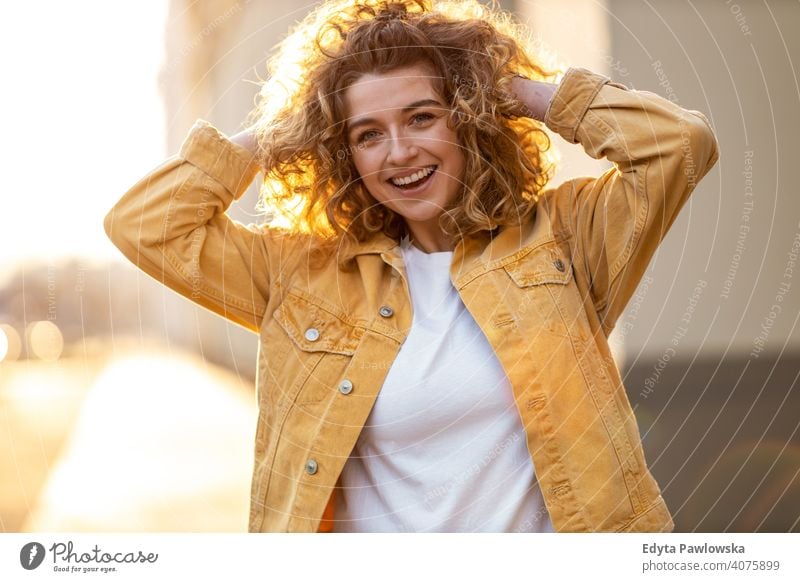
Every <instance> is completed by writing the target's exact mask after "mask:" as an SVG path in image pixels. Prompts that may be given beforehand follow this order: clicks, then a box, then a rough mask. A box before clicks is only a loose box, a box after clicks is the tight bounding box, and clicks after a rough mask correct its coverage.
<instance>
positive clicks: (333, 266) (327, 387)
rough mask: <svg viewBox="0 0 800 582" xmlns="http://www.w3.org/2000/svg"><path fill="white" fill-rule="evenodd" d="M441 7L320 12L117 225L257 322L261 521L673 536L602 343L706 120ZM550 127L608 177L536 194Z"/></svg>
mask: <svg viewBox="0 0 800 582" xmlns="http://www.w3.org/2000/svg"><path fill="white" fill-rule="evenodd" d="M430 4H432V3H430V2H392V3H384V2H375V1H365V2H352V1H347V2H345V1H341V0H340V1H332V2H328V3H326V4H324V5H323V6H322V7H320V8H319V9H318V10H317V11H316V12H315V13H313V14H311V15H310V16H309V17H308V18H306V20H305V21H304V22H303V23H301V25H300V26H299V28H298V29H297V30H296V31H295V32H294V33H293V34H292V35H291V36H290V37H289V38H288V40H287V41H286V42H285V43H284V44H283V46H282V47H281V50H280V51H279V54H278V56H277V57H276V59H275V60H274V61H273V63H272V65H271V74H272V76H271V78H270V79H269V81H268V82H267V83H266V84H265V86H264V88H263V90H262V100H261V102H260V104H259V107H258V108H257V109H256V110H255V112H254V115H253V122H252V124H251V126H250V128H249V129H247V130H245V131H243V132H241V133H239V134H237V135H236V136H234V137H232V138H231V139H228V138H227V137H226V136H224V135H223V134H221V133H220V132H219V131H218V130H217V129H216V128H214V127H213V126H212V125H210V124H209V123H207V122H205V121H203V120H199V121H198V122H197V123H196V124H195V126H194V127H193V128H192V129H191V131H190V133H189V135H188V137H187V138H186V141H185V142H184V143H183V145H182V147H181V149H180V153H179V154H178V155H177V156H175V157H172V158H170V159H168V160H166V161H165V162H164V163H163V164H162V165H161V166H160V167H158V168H157V169H156V170H154V171H153V172H152V173H150V174H149V175H147V176H145V177H144V178H143V179H142V180H141V181H140V182H139V183H137V184H136V185H134V186H133V188H132V189H131V190H130V191H128V192H127V193H126V194H125V195H124V196H123V197H122V199H121V200H120V201H119V202H118V203H117V204H116V205H115V206H114V208H113V209H112V210H111V211H110V212H109V214H108V216H107V217H106V221H105V228H106V232H107V233H108V236H109V237H110V238H111V240H112V241H113V242H114V244H116V245H117V246H118V247H119V248H120V250H121V251H122V252H123V253H125V255H126V256H127V257H128V258H129V259H130V260H131V261H133V262H134V263H135V264H136V265H138V266H139V267H140V268H141V269H143V270H144V271H145V272H147V273H149V274H150V275H152V276H154V277H156V278H157V279H158V280H159V281H162V282H163V283H164V284H165V285H168V286H169V287H171V288H172V289H174V290H176V291H177V292H179V293H181V294H182V295H184V296H186V297H187V298H190V299H191V300H192V301H195V302H197V303H198V304H200V305H203V306H204V307H207V308H208V309H211V310H213V311H214V312H216V313H218V314H220V315H222V316H224V317H226V318H228V319H229V320H231V321H234V322H236V323H238V324H240V325H243V326H245V327H247V328H248V329H250V330H252V331H253V332H255V333H257V334H259V338H260V349H259V367H258V378H257V385H258V386H257V387H258V404H259V417H258V426H257V434H256V443H255V468H254V474H253V481H252V494H251V510H250V530H251V531H298V532H312V531H526V532H531V531H553V530H556V531H667V530H670V529H671V528H672V527H673V523H672V520H671V517H670V514H669V512H668V510H667V507H666V505H665V503H664V500H663V499H662V497H661V495H660V490H659V488H658V485H657V484H656V482H655V481H654V479H653V477H652V476H651V474H650V472H649V471H648V469H647V466H646V464H645V459H644V457H643V454H642V447H641V443H640V439H639V431H638V428H637V425H636V420H635V418H634V415H633V412H632V410H631V407H630V404H629V402H628V399H627V398H626V395H625V390H624V388H623V385H622V382H621V380H620V375H619V372H618V370H617V368H616V366H615V364H614V361H613V359H612V357H611V353H610V350H609V346H608V343H607V337H608V334H609V333H610V332H611V330H612V329H613V327H614V324H615V321H616V320H617V318H618V317H619V316H620V314H621V313H622V311H623V309H624V307H625V304H626V303H627V302H628V300H629V298H630V297H631V295H632V294H633V292H634V290H635V288H636V286H637V284H638V282H639V280H640V278H641V276H642V274H643V273H644V271H645V268H646V266H647V264H648V262H649V260H650V258H651V257H652V255H653V253H654V252H655V250H656V247H657V246H658V244H659V242H660V241H661V240H662V238H663V237H664V235H665V234H666V232H667V230H668V229H669V227H670V225H671V224H672V222H673V221H674V220H675V218H676V216H677V214H678V212H679V211H680V209H681V207H682V206H683V204H684V203H685V202H686V200H687V198H688V196H689V194H690V192H691V191H692V189H693V188H694V186H695V185H696V184H697V181H698V180H699V179H700V178H701V177H702V176H703V175H704V174H705V173H706V172H708V170H709V169H710V168H711V166H713V164H714V163H715V161H716V159H717V145H716V141H715V138H714V134H713V132H712V130H711V129H710V127H709V124H708V122H707V120H706V118H705V117H704V116H703V115H702V114H700V113H697V112H694V111H687V110H684V109H681V108H680V107H678V106H677V105H675V104H674V103H671V102H670V101H668V100H666V99H663V98H661V97H659V96H657V95H654V94H652V93H648V92H643V91H633V90H629V89H627V88H626V87H624V86H622V85H619V84H617V83H613V82H611V81H610V80H609V79H608V78H606V77H603V76H601V75H598V74H594V73H592V72H589V71H586V70H584V69H579V68H572V69H569V70H568V71H567V72H566V74H565V75H563V78H561V80H560V82H559V83H558V84H553V83H550V82H548V81H552V80H554V78H553V77H551V76H548V73H547V72H546V71H544V70H542V68H540V67H539V66H538V65H537V64H536V62H534V61H533V60H532V56H531V55H532V53H531V52H530V51H529V50H528V49H527V48H526V45H525V43H524V42H523V40H522V39H521V37H520V34H519V30H518V29H517V28H515V27H514V26H513V25H512V23H511V22H510V21H509V20H508V19H505V18H504V17H503V16H502V15H499V14H497V13H494V12H491V11H488V10H486V9H485V8H481V7H480V6H478V5H477V3H475V2H473V1H467V2H457V3H448V4H443V5H442V6H438V5H436V6H433V7H431V6H430ZM287 63H288V64H287ZM298 70H299V71H303V73H302V75H299V76H298V75H295V76H294V77H293V76H292V75H291V74H290V72H292V71H298ZM542 123H544V124H545V125H546V126H547V127H549V128H550V129H551V130H552V131H553V132H555V133H557V134H559V135H560V136H561V137H563V138H564V139H565V140H566V141H567V142H569V143H579V144H580V145H581V146H582V147H583V149H584V150H585V152H586V153H587V154H588V155H589V156H592V157H594V158H602V157H605V158H606V159H608V160H610V161H611V162H613V163H614V167H613V168H612V169H610V170H609V171H607V172H606V173H604V174H602V175H601V176H598V177H596V178H579V179H575V180H571V181H569V182H567V183H564V184H561V185H560V186H558V187H556V188H546V183H547V180H548V178H549V175H550V174H549V172H550V167H549V165H548V164H547V158H546V156H545V153H546V151H547V149H548V145H549V144H548V140H547V137H546V134H545V133H544V132H543V130H542V126H541V124H542ZM259 171H262V172H263V175H264V179H263V185H262V192H263V196H264V201H265V203H267V204H268V205H269V206H270V207H271V208H273V210H274V212H275V215H276V219H275V220H273V221H272V222H271V223H270V224H265V225H261V226H256V225H247V226H245V225H243V224H240V223H238V222H235V221H233V220H231V219H230V218H228V217H227V216H226V214H225V211H226V209H227V208H228V207H229V205H230V204H231V203H232V202H233V200H235V199H237V198H238V197H239V196H240V195H241V194H242V193H243V192H244V191H245V189H246V188H247V187H248V185H249V184H250V183H251V182H252V180H253V179H254V178H255V176H256V174H257V173H258V172H259Z"/></svg>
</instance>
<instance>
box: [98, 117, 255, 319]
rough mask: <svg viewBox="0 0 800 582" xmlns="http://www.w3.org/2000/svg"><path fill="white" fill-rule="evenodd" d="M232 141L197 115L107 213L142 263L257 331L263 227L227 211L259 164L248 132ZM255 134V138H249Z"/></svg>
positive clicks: (123, 244)
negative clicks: (173, 147) (173, 150)
mask: <svg viewBox="0 0 800 582" xmlns="http://www.w3.org/2000/svg"><path fill="white" fill-rule="evenodd" d="M234 139H236V141H237V142H239V143H238V144H237V143H234V142H233V140H228V139H227V138H226V137H225V136H224V135H223V134H221V133H220V132H219V131H218V130H217V129H216V128H214V126H212V125H211V124H209V123H208V122H206V121H203V120H198V121H197V122H196V123H195V125H194V126H193V127H192V129H191V131H190V133H189V135H188V136H187V138H186V139H185V141H184V142H183V145H182V146H181V148H180V152H179V154H178V155H177V156H172V157H170V158H169V159H167V160H166V161H164V162H163V163H162V164H161V165H159V166H158V167H157V168H155V169H154V170H153V171H151V172H150V173H149V174H147V175H146V176H145V177H143V178H142V179H141V180H139V182H137V183H136V184H135V185H134V186H133V187H132V188H131V189H130V190H128V192H126V193H125V195H124V196H123V197H122V198H121V199H120V200H119V201H118V202H117V203H116V204H115V205H114V207H113V208H112V209H111V210H110V212H109V213H108V214H107V215H106V217H105V221H104V226H105V230H106V234H107V235H108V237H109V238H110V239H111V241H112V242H113V243H114V244H115V245H116V246H117V247H118V248H119V249H120V251H122V253H123V254H124V255H125V256H126V257H127V258H128V259H130V260H131V262H133V263H134V264H135V265H137V266H138V267H139V268H140V269H142V270H143V271H144V272H146V273H147V274H149V275H151V276H152V277H154V278H155V279H156V280H158V281H160V282H161V283H163V284H164V285H166V286H168V287H170V288H171V289H173V290H175V291H177V292H178V293H180V294H181V295H183V296H184V297H186V298H188V299H190V300H192V301H194V302H195V303H198V304H199V305H202V306H203V307H206V308H208V309H210V310H211V311H214V312H215V313H217V314H219V315H221V316H223V317H225V318H227V319H230V320H231V321H233V322H235V323H237V324H239V325H242V326H244V327H246V328H248V329H250V330H252V331H258V329H259V328H260V324H261V320H262V318H263V316H264V312H265V310H266V304H267V299H268V297H269V285H270V277H269V272H270V269H269V263H268V258H269V257H268V254H267V249H266V245H265V241H264V236H265V235H264V230H263V229H262V228H261V227H258V226H255V225H247V226H245V225H243V224H241V223H239V222H237V221H235V220H232V219H231V218H229V217H228V216H227V215H226V214H225V211H226V210H227V209H228V207H229V206H230V205H231V203H232V202H233V201H234V200H235V199H237V198H239V197H240V196H241V195H242V194H243V193H244V191H245V190H246V189H247V187H248V186H249V185H250V183H251V182H252V181H253V179H254V178H255V176H256V174H257V173H258V171H259V170H260V168H259V167H258V165H257V164H256V162H255V160H254V156H253V153H254V152H255V149H251V148H255V142H254V141H252V136H249V134H248V133H247V131H245V132H242V133H240V134H237V136H235V137H234ZM248 140H251V141H248Z"/></svg>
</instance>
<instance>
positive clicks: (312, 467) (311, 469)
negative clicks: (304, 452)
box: [306, 459, 318, 475]
mask: <svg viewBox="0 0 800 582" xmlns="http://www.w3.org/2000/svg"><path fill="white" fill-rule="evenodd" d="M317 468H318V467H317V462H316V461H315V460H314V459H309V460H308V461H306V473H308V474H309V475H313V474H314V473H316V472H317Z"/></svg>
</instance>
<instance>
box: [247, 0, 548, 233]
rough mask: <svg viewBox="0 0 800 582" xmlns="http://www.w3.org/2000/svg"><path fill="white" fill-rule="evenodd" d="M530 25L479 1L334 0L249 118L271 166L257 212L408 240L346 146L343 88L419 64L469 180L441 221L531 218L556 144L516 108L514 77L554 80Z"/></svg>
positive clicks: (468, 224) (309, 21)
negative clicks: (429, 75) (442, 108)
mask: <svg viewBox="0 0 800 582" xmlns="http://www.w3.org/2000/svg"><path fill="white" fill-rule="evenodd" d="M529 38H530V37H529V36H526V33H525V31H524V29H523V28H522V27H521V26H520V25H518V24H516V23H514V22H513V20H512V18H511V17H510V16H509V15H508V14H506V13H503V12H500V11H499V10H495V9H490V8H487V7H486V6H483V5H481V4H479V3H478V2H477V1H476V0H457V1H451V2H430V1H422V0H420V1H392V2H386V1H374V0H373V1H370V0H362V1H353V0H349V1H347V0H329V1H328V2H325V3H324V4H323V5H321V6H320V7H319V8H318V9H316V10H315V11H314V12H312V13H310V14H309V15H308V16H307V17H306V18H305V19H304V20H303V21H302V22H301V23H300V24H299V25H298V26H297V28H295V29H294V30H293V31H292V32H291V33H290V35H289V36H288V37H287V38H286V40H284V41H283V42H282V43H281V44H280V45H279V46H278V51H277V53H276V55H275V56H274V57H273V58H272V59H271V60H270V61H269V63H268V72H269V77H268V80H267V81H266V82H265V83H264V84H263V85H262V87H261V92H260V96H259V99H258V102H257V104H256V108H255V109H254V111H253V112H251V117H252V118H254V119H253V120H252V121H251V124H252V125H254V126H255V128H256V137H257V140H258V144H259V154H258V156H259V158H258V161H259V163H260V164H261V165H262V166H263V168H264V169H265V172H264V173H265V176H264V183H263V185H262V188H261V198H260V203H259V209H260V210H269V211H270V212H272V213H273V214H274V215H275V216H276V218H277V219H276V220H275V221H274V222H275V223H276V224H277V225H278V226H280V223H284V226H285V227H286V228H287V230H289V231H294V232H310V233H312V234H315V235H318V237H319V240H321V241H326V240H327V241H329V242H330V241H336V240H339V237H341V236H342V235H345V234H346V235H348V236H350V237H353V239H354V240H356V241H358V242H364V241H365V240H367V239H369V238H370V237H371V236H373V235H374V234H375V233H376V232H379V231H382V232H383V233H385V234H386V235H387V236H389V237H392V238H395V239H399V237H400V236H402V235H403V234H405V233H406V226H405V222H404V221H403V219H402V217H401V216H399V215H397V214H396V213H395V212H393V211H392V210H391V209H389V208H387V207H386V206H383V205H381V204H378V203H377V202H376V200H375V199H374V198H373V197H372V196H371V195H370V194H369V192H368V191H367V190H366V188H365V187H364V186H363V184H362V182H361V180H360V179H359V176H358V172H357V171H356V168H355V165H354V163H353V160H352V153H353V152H352V150H351V149H350V147H349V145H348V141H347V135H346V127H345V125H346V124H345V122H344V121H345V115H344V103H343V101H344V92H345V90H346V89H347V87H348V86H350V85H351V84H353V83H354V82H355V81H357V80H358V78H359V77H360V76H362V75H364V74H367V73H378V74H380V73H384V72H387V71H390V70H392V69H396V68H400V67H403V66H409V65H414V64H420V63H422V64H426V65H429V66H430V67H432V68H433V71H434V72H435V77H436V79H435V82H434V89H436V90H437V92H438V93H439V94H440V95H441V96H442V98H443V99H444V100H445V103H446V104H447V105H448V107H449V108H450V110H451V112H450V116H449V119H448V124H449V125H450V127H451V128H453V129H454V130H455V132H456V135H457V137H458V139H459V142H460V145H461V147H462V148H463V151H464V155H465V157H466V169H465V174H464V178H463V183H464V186H463V187H462V189H461V192H460V193H459V195H458V196H457V197H456V199H455V200H454V201H453V203H452V204H451V205H450V206H449V207H448V208H445V211H444V212H443V213H442V215H441V216H440V226H441V228H442V229H443V231H444V232H445V233H447V234H448V235H449V236H455V235H456V234H458V235H459V236H470V235H474V234H477V233H481V232H485V231H492V230H494V229H495V228H497V227H498V226H500V225H517V224H520V223H521V222H522V221H524V220H525V219H526V217H529V215H530V214H531V213H532V212H533V209H534V207H535V204H536V202H537V200H538V196H539V193H540V192H541V191H542V190H543V188H544V187H545V185H546V183H547V182H548V181H549V179H550V178H551V174H552V167H553V164H552V163H551V160H550V158H549V157H548V150H549V148H550V141H549V139H548V136H547V134H546V133H545V132H544V131H543V130H542V128H541V126H540V124H539V122H537V121H535V120H533V119H530V118H527V117H523V116H519V115H517V112H518V111H519V107H520V103H519V102H518V101H517V100H515V99H514V98H513V96H512V93H511V91H510V88H511V87H510V83H511V78H512V76H513V75H514V74H520V75H524V76H526V77H528V78H531V79H536V80H551V79H553V78H554V77H555V73H554V72H550V71H547V70H545V69H544V68H542V66H541V65H540V64H538V63H537V62H535V61H534V60H533V59H532V58H531V56H529V55H530V54H532V52H533V51H532V43H531V42H530V40H529Z"/></svg>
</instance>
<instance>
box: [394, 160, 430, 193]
mask: <svg viewBox="0 0 800 582" xmlns="http://www.w3.org/2000/svg"><path fill="white" fill-rule="evenodd" d="M438 169H439V166H434V169H433V172H431V173H430V174H428V175H427V176H425V177H424V178H423V179H422V180H419V181H418V182H414V185H413V186H412V187H410V188H409V187H402V186H396V185H395V184H393V183H392V181H391V180H388V182H389V185H390V186H391V187H392V188H393V189H394V190H395V191H396V192H400V193H401V194H402V195H403V196H411V195H414V194H419V193H420V192H421V191H422V190H424V189H425V188H426V187H427V185H428V182H430V181H431V180H432V179H433V177H434V176H435V175H436V172H437V171H438Z"/></svg>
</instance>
